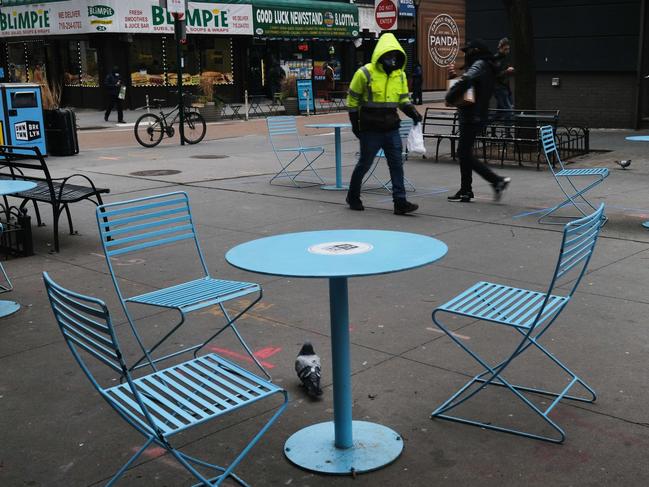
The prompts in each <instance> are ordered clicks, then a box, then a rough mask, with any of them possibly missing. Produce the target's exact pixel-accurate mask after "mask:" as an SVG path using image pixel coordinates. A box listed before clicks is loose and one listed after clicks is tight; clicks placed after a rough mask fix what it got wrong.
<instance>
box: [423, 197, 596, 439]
mask: <svg viewBox="0 0 649 487" xmlns="http://www.w3.org/2000/svg"><path fill="white" fill-rule="evenodd" d="M604 219H605V217H604V204H602V205H601V206H600V207H599V208H598V209H597V210H596V211H595V212H594V213H592V214H591V215H588V216H586V217H584V218H581V219H579V220H575V221H572V222H570V223H568V224H567V225H566V226H565V228H564V230H563V239H562V241H561V250H560V252H559V259H558V261H557V264H556V267H555V270H554V275H553V276H552V280H551V281H550V286H549V288H548V290H547V292H545V293H543V292H537V291H530V290H527V289H519V288H515V287H510V286H506V285H503V284H494V283H491V282H478V283H476V284H474V285H473V286H471V287H470V288H469V289H467V290H465V291H464V292H462V293H461V294H459V295H457V296H456V297H455V298H453V299H451V300H450V301H448V302H447V303H445V304H443V305H441V306H440V307H438V308H436V309H435V310H434V311H433V322H434V323H435V324H436V325H437V326H438V327H439V328H440V329H441V330H442V331H443V332H444V333H446V335H448V337H449V338H450V339H451V340H453V341H454V342H455V343H456V344H457V345H458V346H459V347H460V348H462V350H464V351H465V352H466V353H468V354H469V355H470V356H471V357H473V358H474V359H475V360H476V361H477V362H478V363H479V364H480V365H481V366H482V367H483V368H484V370H483V371H482V372H481V373H479V374H478V375H476V376H475V377H473V378H472V379H471V380H469V381H468V382H467V383H466V384H465V385H464V386H463V387H461V388H460V389H459V390H458V391H457V392H456V393H455V394H453V395H452V396H451V397H450V398H449V399H447V400H446V401H445V402H444V403H443V404H442V405H441V406H439V407H438V408H437V409H436V410H435V411H433V413H432V417H433V418H441V419H446V420H450V421H457V422H460V423H465V424H471V425H474V426H479V427H481V428H487V429H492V430H496V431H503V432H506V433H512V434H515V435H520V436H525V437H527V438H535V439H539V440H545V441H549V442H553V443H561V442H563V440H564V439H565V432H564V431H563V429H561V428H560V427H559V426H558V425H557V424H556V423H555V422H554V421H553V420H552V419H550V418H549V414H550V412H551V411H552V410H553V409H554V407H555V406H556V405H557V404H558V403H559V401H560V400H561V399H564V398H565V399H571V400H574V401H581V402H594V401H595V399H596V398H597V396H596V394H595V391H594V390H593V389H592V388H591V387H590V386H588V384H586V382H584V381H583V380H582V379H581V378H579V377H578V376H577V375H576V374H575V373H574V372H572V371H571V370H570V369H569V368H568V367H566V366H565V365H564V364H563V363H562V362H560V361H559V360H558V359H557V358H556V357H555V356H554V355H553V354H552V353H551V352H550V351H548V349H547V348H545V347H544V346H543V345H541V343H540V342H539V340H540V338H541V337H542V336H543V334H544V333H545V332H546V331H547V330H548V329H549V328H550V325H552V324H553V323H554V322H555V320H556V319H557V318H558V317H559V315H560V314H561V312H562V311H563V310H564V309H565V307H566V305H567V304H568V303H569V302H570V300H571V299H572V296H573V294H574V292H575V290H576V289H577V286H579V282H580V281H581V278H582V277H583V276H584V274H585V273H586V269H587V267H588V263H589V261H590V258H591V256H592V254H593V250H594V249H595V243H596V242H597V237H598V235H599V231H600V229H601V227H602V225H603V223H604ZM564 283H570V284H571V287H570V291H569V292H568V293H567V294H566V295H558V294H552V292H553V291H554V290H555V289H556V288H558V286H560V285H561V284H564ZM443 313H447V314H453V315H459V316H465V317H468V318H472V319H477V320H481V321H487V322H490V323H494V324H498V325H505V326H508V327H510V328H511V329H513V330H514V331H516V332H518V333H519V335H520V336H521V339H520V342H518V343H517V345H516V346H515V348H514V350H513V351H512V352H511V354H509V355H508V356H507V358H505V359H504V360H502V361H500V362H498V363H496V364H493V365H491V364H489V361H488V360H485V359H484V358H482V357H481V356H480V355H478V354H477V353H476V352H474V351H473V350H471V349H470V348H469V347H468V346H467V345H466V344H465V343H463V341H462V340H461V339H459V338H458V337H457V336H455V334H453V332H452V331H451V330H449V329H448V328H447V327H446V326H445V325H444V324H442V322H441V321H440V320H439V318H438V315H440V314H443ZM531 347H533V349H536V350H539V351H540V352H542V353H543V355H544V356H545V357H547V358H548V359H550V361H552V362H553V363H554V364H556V365H557V366H558V367H560V368H561V369H562V370H563V371H564V372H565V373H566V374H567V375H568V377H569V379H570V380H569V382H568V384H567V385H566V386H565V387H564V388H563V390H561V391H560V392H550V391H547V390H543V389H537V388H533V387H527V386H522V385H514V384H512V383H511V382H509V381H508V380H507V379H505V378H504V377H503V372H505V370H506V369H507V368H508V367H509V366H510V365H512V364H513V363H514V362H515V361H516V359H518V358H519V357H520V356H521V355H522V354H523V353H524V352H526V351H527V350H528V349H530V348H531ZM575 384H580V385H581V386H582V387H583V388H584V389H585V390H586V391H587V393H588V396H589V397H577V396H573V395H568V392H569V391H570V389H571V388H572V387H573V386H574V385H575ZM487 386H499V387H504V388H507V389H508V390H509V391H511V392H512V393H513V394H514V395H515V396H516V397H517V398H518V399H520V400H521V401H522V402H523V404H524V405H526V406H528V407H529V408H530V409H531V410H532V411H534V413H535V414H536V415H538V416H540V417H541V418H542V419H543V421H545V422H546V423H547V424H548V425H550V427H551V428H553V429H554V430H555V431H556V432H558V434H559V435H558V437H557V436H556V435H555V436H548V435H542V434H535V433H530V432H527V431H521V430H518V429H514V428H511V427H506V426H499V425H496V424H493V423H492V422H486V421H480V420H474V419H467V418H464V417H460V416H452V415H450V414H448V412H449V411H451V410H453V409H454V408H456V407H457V406H459V405H460V404H463V403H464V402H466V401H467V400H469V399H472V398H474V397H475V396H476V395H477V394H478V393H480V392H482V391H484V390H485V388H487ZM530 392H532V393H537V394H541V395H544V396H549V397H551V398H553V400H552V402H551V404H550V405H549V406H548V407H546V408H545V409H544V410H541V409H540V408H539V407H538V406H537V405H536V404H534V403H532V402H531V401H530V400H529V399H528V398H527V397H526V396H525V395H524V393H530Z"/></svg>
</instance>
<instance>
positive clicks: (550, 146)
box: [538, 125, 609, 225]
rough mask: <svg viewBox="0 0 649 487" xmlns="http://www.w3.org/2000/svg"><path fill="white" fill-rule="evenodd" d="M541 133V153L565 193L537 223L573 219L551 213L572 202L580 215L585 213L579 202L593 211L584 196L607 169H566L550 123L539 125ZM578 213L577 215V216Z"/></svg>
mask: <svg viewBox="0 0 649 487" xmlns="http://www.w3.org/2000/svg"><path fill="white" fill-rule="evenodd" d="M539 131H540V135H541V146H542V147H543V153H544V154H545V160H546V161H547V162H548V165H549V166H550V171H552V175H553V176H554V179H555V180H556V182H557V184H558V185H559V188H561V191H562V192H563V194H564V195H565V197H566V199H564V200H563V201H562V202H561V203H559V204H557V205H555V206H553V207H552V208H548V209H547V210H546V211H544V212H543V214H542V215H541V216H540V217H539V219H538V222H539V223H548V224H554V225H560V224H563V223H565V221H566V219H570V220H572V219H574V218H576V217H575V216H558V215H553V214H554V213H555V212H556V211H558V210H560V209H561V208H563V207H564V206H567V205H570V204H572V206H574V207H575V208H576V209H577V211H578V212H579V214H580V215H581V216H586V215H587V213H586V212H585V211H584V210H582V209H581V208H580V207H579V204H580V202H583V203H585V204H586V206H587V207H588V208H586V211H593V210H595V207H594V206H593V205H592V204H591V203H590V201H588V200H587V199H586V197H585V196H584V195H585V194H586V193H587V192H588V191H590V190H591V189H593V188H594V187H595V186H597V185H598V184H600V183H601V182H602V181H604V179H606V177H607V176H608V172H609V171H608V169H607V168H605V167H589V168H583V169H566V168H565V167H564V165H563V162H562V161H561V157H560V156H559V151H558V150H557V145H556V143H555V140H554V129H553V128H552V126H551V125H545V126H543V127H539ZM557 162H558V163H559V170H558V171H557V170H556V169H555V165H556V163H557ZM577 179H580V180H582V181H583V180H584V179H587V180H588V181H589V183H588V184H586V185H585V186H582V187H581V188H580V187H579V185H577V184H575V181H576V180H577ZM578 217H579V215H577V218H578Z"/></svg>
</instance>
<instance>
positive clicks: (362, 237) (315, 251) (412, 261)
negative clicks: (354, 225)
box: [225, 230, 448, 278]
mask: <svg viewBox="0 0 649 487" xmlns="http://www.w3.org/2000/svg"><path fill="white" fill-rule="evenodd" d="M447 251H448V247H447V246H446V244H445V243H444V242H442V241H440V240H437V239H434V238H431V237H427V236H425V235H418V234H415V233H405V232H393V231H385V230H320V231H315V232H300V233H288V234H283V235H275V236H272V237H265V238H260V239H258V240H253V241H251V242H246V243H243V244H241V245H237V246H236V247H234V248H232V249H230V250H229V251H228V253H227V254H226V255H225V259H226V260H227V261H228V262H229V263H230V264H232V265H233V266H234V267H238V268H240V269H244V270H247V271H252V272H256V273H259V274H269V275H274V276H287V277H304V278H323V277H327V278H332V277H353V276H369V275H374V274H387V273H390V272H399V271H403V270H406V269H413V268H416V267H421V266H424V265H426V264H430V263H431V262H435V261H436V260H438V259H440V258H442V257H443V256H444V255H445V254H446V252H447Z"/></svg>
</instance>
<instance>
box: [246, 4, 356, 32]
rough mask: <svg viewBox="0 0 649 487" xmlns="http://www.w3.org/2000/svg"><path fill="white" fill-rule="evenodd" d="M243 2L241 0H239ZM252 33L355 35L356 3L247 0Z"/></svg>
mask: <svg viewBox="0 0 649 487" xmlns="http://www.w3.org/2000/svg"><path fill="white" fill-rule="evenodd" d="M241 3H244V2H241ZM245 3H251V4H252V9H253V12H252V16H253V31H254V32H253V35H255V36H257V37H268V38H296V37H297V38H314V37H315V38H326V39H341V38H350V37H358V33H359V24H358V7H357V6H356V5H354V4H350V3H342V2H341V3H338V2H314V1H312V0H248V1H247V2H245Z"/></svg>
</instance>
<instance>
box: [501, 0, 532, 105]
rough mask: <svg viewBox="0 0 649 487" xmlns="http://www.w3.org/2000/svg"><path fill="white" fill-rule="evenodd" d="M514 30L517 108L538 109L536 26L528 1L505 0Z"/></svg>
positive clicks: (513, 46)
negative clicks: (535, 49) (535, 50)
mask: <svg viewBox="0 0 649 487" xmlns="http://www.w3.org/2000/svg"><path fill="white" fill-rule="evenodd" d="M503 3H504V5H505V10H507V16H508V17H509V25H510V26H511V29H512V49H513V53H514V54H513V57H514V68H515V69H516V86H515V91H514V100H515V103H516V108H518V109H525V110H535V109H536V60H535V53H534V26H533V23H532V10H531V9H530V5H529V2H528V0H503Z"/></svg>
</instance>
